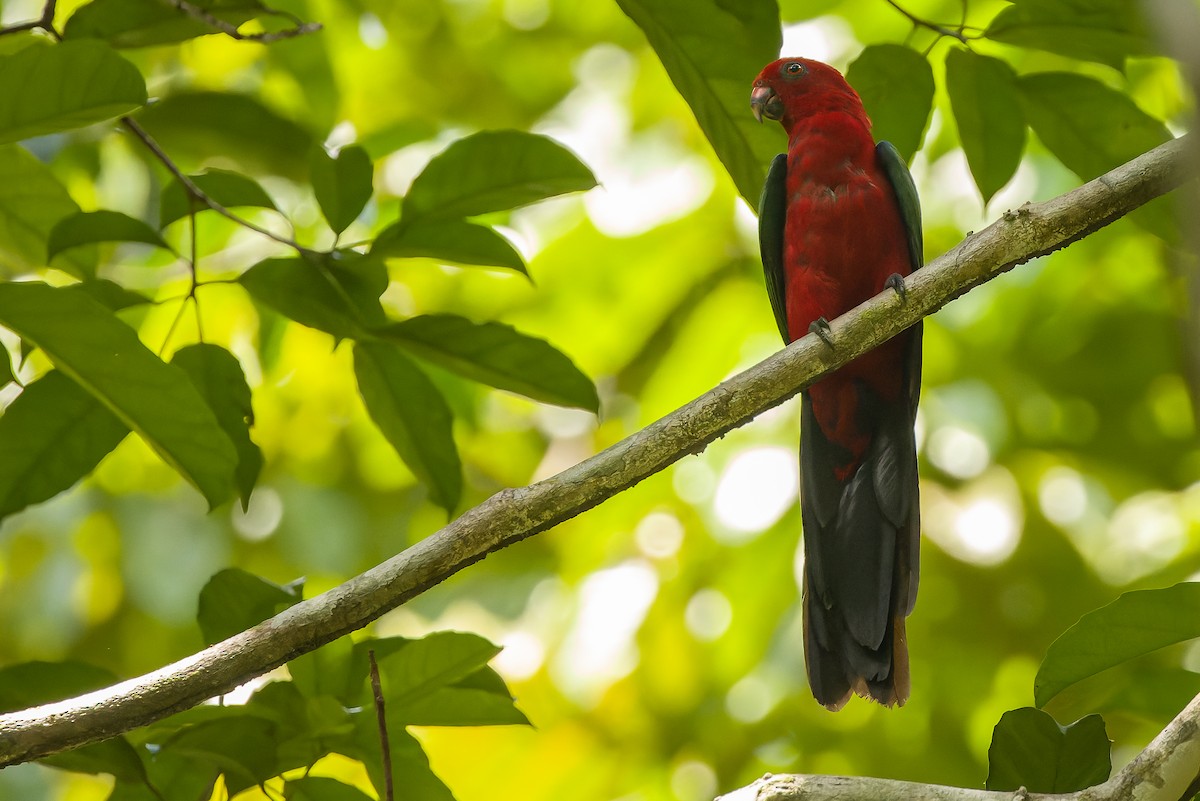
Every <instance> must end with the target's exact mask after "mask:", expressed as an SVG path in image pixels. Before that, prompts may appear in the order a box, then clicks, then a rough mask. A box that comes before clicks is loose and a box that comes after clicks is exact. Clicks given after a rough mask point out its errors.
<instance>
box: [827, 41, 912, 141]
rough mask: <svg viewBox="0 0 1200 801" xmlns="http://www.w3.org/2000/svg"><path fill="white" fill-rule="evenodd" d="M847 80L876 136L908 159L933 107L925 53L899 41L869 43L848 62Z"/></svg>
mask: <svg viewBox="0 0 1200 801" xmlns="http://www.w3.org/2000/svg"><path fill="white" fill-rule="evenodd" d="M846 80H847V81H849V83H850V85H851V86H853V87H854V90H855V91H856V92H858V94H859V97H861V98H862V101H863V105H864V106H865V107H866V109H867V115H868V116H870V118H871V126H872V127H871V132H872V134H874V136H875V139H876V140H878V141H888V142H891V143H892V144H893V145H895V146H896V149H897V150H899V151H900V155H901V156H903V157H904V160H905V161H911V160H912V157H913V154H914V153H916V152H917V150H918V149H919V148H920V147H921V139H922V138H923V137H924V136H925V126H926V125H927V124H928V122H929V113H930V111H932V110H933V69H932V68H931V67H930V66H929V62H928V61H927V60H926V59H925V57H924V56H922V55H921V54H920V53H918V52H917V51H915V50H912V49H911V48H908V47H904V46H902V45H896V44H880V45H870V46H869V47H865V48H863V51H862V53H860V54H859V56H858V58H856V59H855V60H854V61H853V62H852V63H851V64H850V66H849V68H848V69H847V70H846Z"/></svg>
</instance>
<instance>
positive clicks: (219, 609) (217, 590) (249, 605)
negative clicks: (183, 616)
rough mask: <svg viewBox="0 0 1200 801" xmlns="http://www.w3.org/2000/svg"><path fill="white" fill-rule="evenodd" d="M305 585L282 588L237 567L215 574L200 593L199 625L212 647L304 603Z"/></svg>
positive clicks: (197, 615) (206, 640) (205, 639)
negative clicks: (295, 604)
mask: <svg viewBox="0 0 1200 801" xmlns="http://www.w3.org/2000/svg"><path fill="white" fill-rule="evenodd" d="M302 588H303V582H293V583H291V584H285V585H282V586H281V585H279V584H275V583H273V582H270V581H267V580H266V579H264V578H260V577H258V576H255V575H253V574H252V573H247V572H246V571H244V570H240V569H238V568H236V567H231V568H226V569H225V570H222V571H220V572H219V573H217V574H215V575H214V576H213V577H212V578H210V579H209V580H208V583H206V584H205V585H204V588H203V589H202V590H200V605H199V611H198V612H197V613H196V622H197V623H199V624H200V631H201V633H202V634H203V635H204V642H205V643H206V644H208V645H212V644H213V643H218V642H220V641H221V640H224V639H226V638H228V637H232V636H233V635H234V634H237V633H238V632H240V631H245V630H246V629H248V628H250V627H251V626H256V625H258V624H259V623H261V622H263V621H264V620H266V619H267V618H269V617H274V616H275V615H276V614H278V613H279V612H282V611H283V610H284V609H287V608H288V607H289V606H291V605H292V604H294V603H297V602H298V601H300V600H301V597H302V596H301V590H302Z"/></svg>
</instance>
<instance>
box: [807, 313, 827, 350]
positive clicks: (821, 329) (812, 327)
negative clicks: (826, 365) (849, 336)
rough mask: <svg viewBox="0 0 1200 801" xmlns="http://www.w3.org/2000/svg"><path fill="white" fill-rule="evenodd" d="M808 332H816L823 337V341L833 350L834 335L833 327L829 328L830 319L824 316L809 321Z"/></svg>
mask: <svg viewBox="0 0 1200 801" xmlns="http://www.w3.org/2000/svg"><path fill="white" fill-rule="evenodd" d="M808 333H810V334H816V335H817V336H818V337H820V338H821V341H822V342H824V343H825V344H826V345H828V346H829V349H830V350H833V337H832V336H831V335H830V334H831V329H830V328H829V321H828V320H826V319H825V318H824V317H818V318H817V319H815V320H813V321H812V322H811V323H809V324H808Z"/></svg>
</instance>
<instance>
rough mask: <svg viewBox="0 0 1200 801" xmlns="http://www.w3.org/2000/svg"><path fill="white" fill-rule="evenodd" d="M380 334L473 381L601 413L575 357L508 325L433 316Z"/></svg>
mask: <svg viewBox="0 0 1200 801" xmlns="http://www.w3.org/2000/svg"><path fill="white" fill-rule="evenodd" d="M375 333H376V334H377V335H378V336H380V337H383V338H385V339H388V340H389V341H392V342H397V343H399V344H400V345H403V346H404V347H405V348H406V349H407V350H410V351H412V352H413V353H414V354H416V355H418V356H420V357H422V358H425V359H428V360H429V361H432V362H436V363H437V364H439V365H441V366H442V367H445V368H446V369H448V370H451V371H453V372H456V373H458V374H459V375H462V376H464V377H466V378H469V379H471V380H473V381H480V382H482V383H485V384H488V385H489V386H493V387H496V388H498V389H507V390H509V391H510V392H516V393H519V394H521V395H525V396H527V397H530V398H533V399H534V400H540V401H544V402H546V403H556V404H558V405H560V406H577V407H579V408H581V409H588V410H590V411H593V412H595V411H599V406H600V401H599V398H598V397H597V395H596V387H595V386H594V385H593V384H592V382H591V381H590V380H588V377H587V376H585V375H584V374H583V373H581V372H580V371H579V368H578V367H576V366H575V365H574V364H573V363H572V362H571V360H570V359H568V358H567V357H566V356H564V355H563V354H562V353H561V352H559V351H558V350H556V349H555V348H554V347H553V346H551V345H550V344H549V343H547V342H546V341H544V340H541V339H535V338H534V337H530V336H526V335H525V334H522V333H521V332H520V331H517V330H516V329H514V328H512V327H511V326H507V325H504V324H503V323H491V322H489V323H475V322H472V321H470V320H468V319H466V318H464V317H459V316H457V315H454V314H429V315H422V316H419V317H413V318H412V319H410V320H404V321H403V322H399V323H392V324H391V325H388V326H386V327H384V328H381V329H377V330H376V332H375Z"/></svg>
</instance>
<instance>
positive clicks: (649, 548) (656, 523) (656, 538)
mask: <svg viewBox="0 0 1200 801" xmlns="http://www.w3.org/2000/svg"><path fill="white" fill-rule="evenodd" d="M683 534H684V532H683V524H682V523H680V522H679V518H678V517H676V516H675V515H673V514H671V513H670V512H651V513H650V514H648V515H646V516H645V517H643V518H642V520H641V522H640V523H638V524H637V528H636V529H634V532H633V537H634V539H635V540H636V541H637V546H638V549H639V550H640V551H641V552H642V553H643V554H645V555H646V556H649V557H652V558H655V559H666V558H668V557H671V556H674V555H675V554H676V553H677V552H678V551H679V547H680V546H681V545H683Z"/></svg>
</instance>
